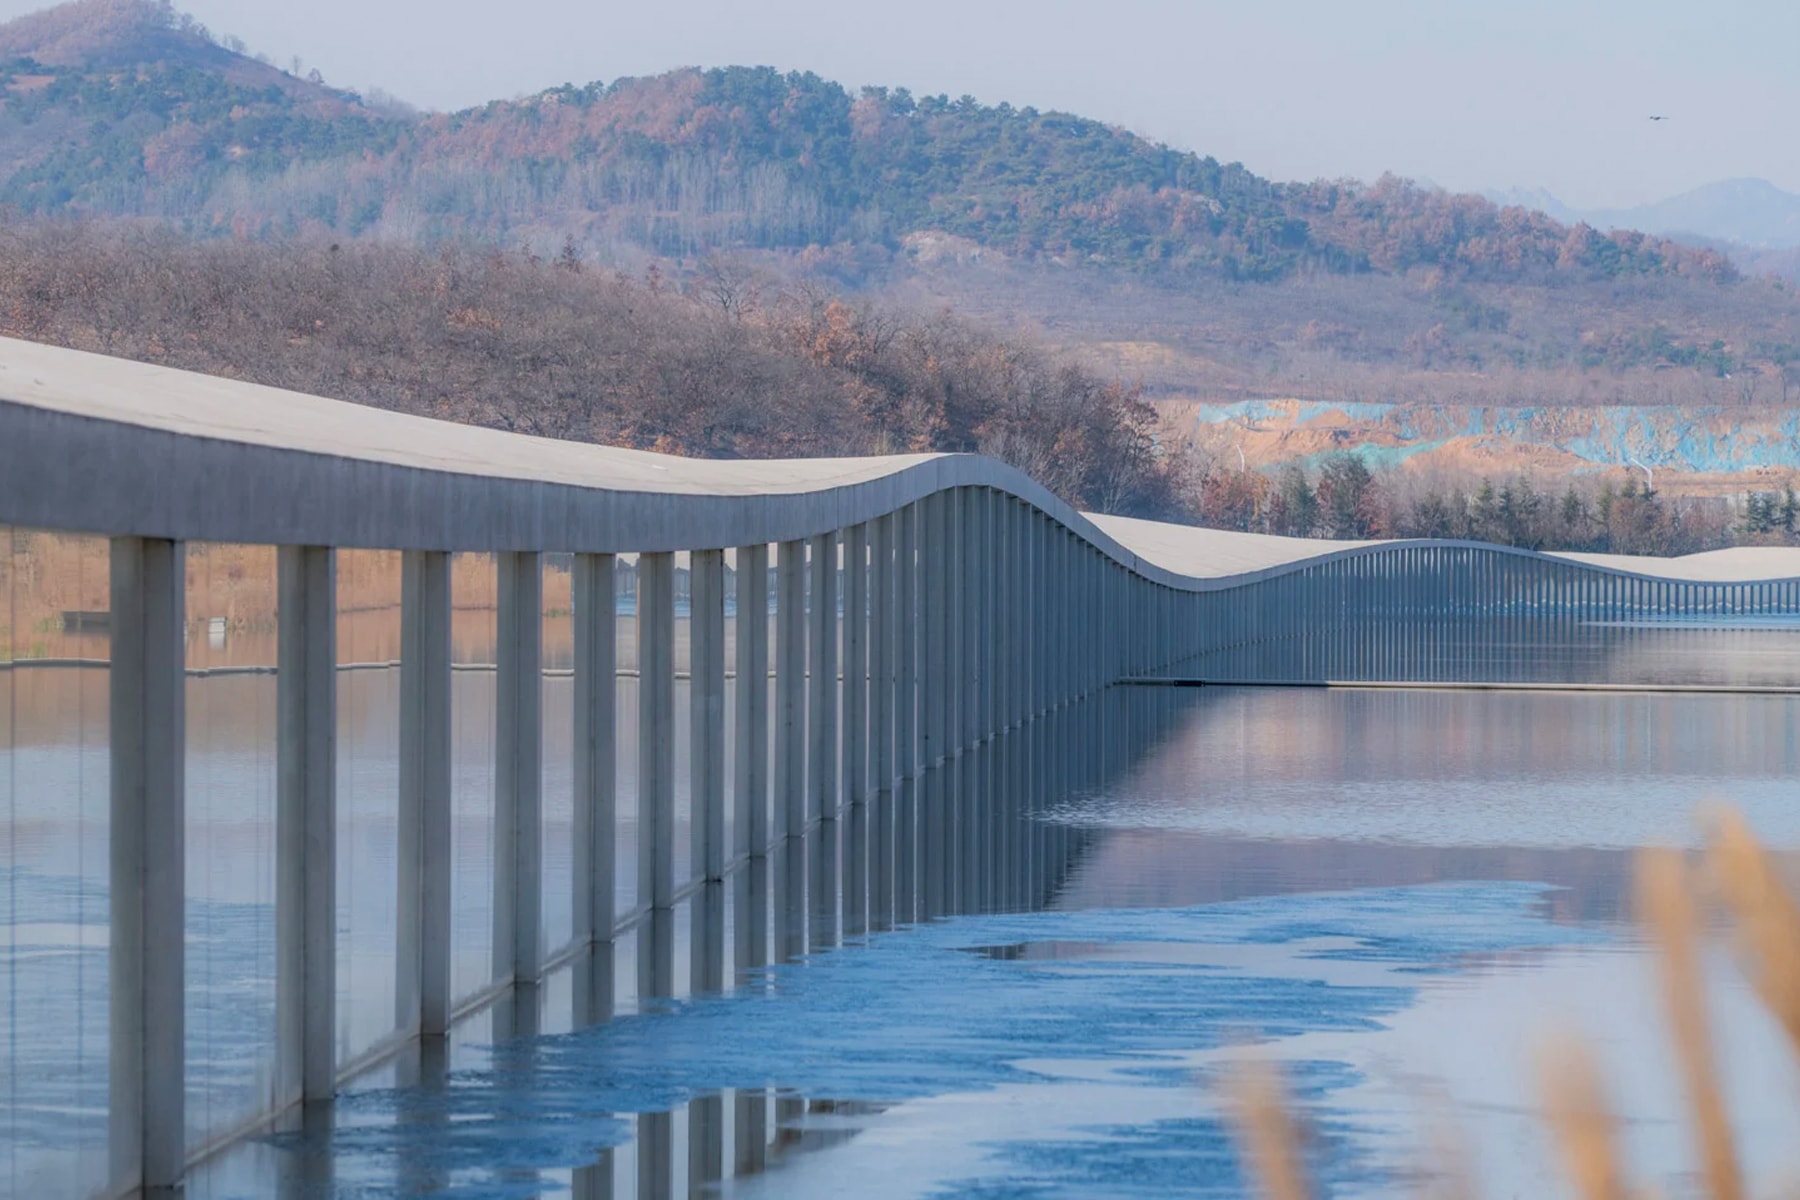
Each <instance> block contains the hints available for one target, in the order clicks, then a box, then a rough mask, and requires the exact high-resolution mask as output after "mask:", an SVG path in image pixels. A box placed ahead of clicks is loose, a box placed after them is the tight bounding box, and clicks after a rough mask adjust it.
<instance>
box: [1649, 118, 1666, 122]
mask: <svg viewBox="0 0 1800 1200" xmlns="http://www.w3.org/2000/svg"><path fill="white" fill-rule="evenodd" d="M1650 119H1651V120H1652V121H1666V120H1668V119H1669V118H1667V117H1651V118H1650Z"/></svg>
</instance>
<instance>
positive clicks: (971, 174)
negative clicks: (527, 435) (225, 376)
mask: <svg viewBox="0 0 1800 1200" xmlns="http://www.w3.org/2000/svg"><path fill="white" fill-rule="evenodd" d="M1553 199H1554V198H1548V200H1549V201H1553ZM1524 200H1525V202H1524V203H1518V202H1513V201H1510V200H1509V201H1508V202H1506V203H1499V204H1497V203H1494V202H1492V201H1490V200H1488V199H1484V198H1482V197H1479V196H1472V195H1457V194H1452V193H1448V192H1445V191H1443V190H1441V189H1438V188H1434V187H1431V186H1428V185H1415V184H1413V183H1410V182H1408V181H1406V180H1403V179H1397V178H1394V177H1391V176H1384V177H1382V178H1380V179H1377V180H1375V181H1374V182H1372V183H1361V182H1357V181H1347V180H1336V181H1332V180H1321V181H1314V182H1311V183H1283V182H1279V181H1274V180H1270V179H1266V178H1263V177H1261V176H1258V175H1256V174H1255V173H1253V172H1251V171H1249V170H1248V169H1246V168H1245V167H1243V166H1242V165H1241V164H1236V163H1221V162H1219V161H1217V160H1216V159H1214V158H1211V157H1207V156H1203V155H1200V154H1195V153H1190V152H1186V151H1181V150H1177V149H1174V148H1171V147H1169V146H1165V145H1161V144H1158V143H1155V142H1152V141H1149V140H1147V139H1145V138H1141V137H1138V136H1136V135H1134V134H1132V133H1130V132H1129V131H1126V130H1123V129H1120V128H1118V127H1115V126H1111V125H1107V124H1105V123H1103V122H1100V121H1095V120H1091V119H1088V118H1085V117H1081V116H1076V115H1072V114H1068V113H1059V112H1043V111H1039V110H1036V109H1033V108H1029V107H1018V108H1015V107H1014V106H1012V105H1010V104H1004V103H1002V104H994V105H984V104H980V103H977V102H976V101H975V100H973V99H972V98H969V97H963V98H961V99H951V98H950V97H948V96H914V95H912V94H911V93H910V92H908V91H906V90H905V89H903V88H864V89H861V90H859V91H851V90H848V89H846V88H844V87H843V86H841V85H839V84H837V83H833V82H831V81H829V80H825V79H822V78H820V77H819V76H817V75H814V74H810V73H804V72H789V73H783V72H779V71H776V70H773V69H770V68H766V67H722V68H713V69H697V68H688V69H683V70H677V71H671V72H667V73H665V74H662V75H658V76H654V77H651V78H644V79H622V80H615V81H612V82H610V83H599V82H595V83H590V84H587V85H585V86H579V87H578V86H573V85H564V86H561V87H555V88H550V89H546V90H545V91H543V92H540V93H538V94H536V95H533V96H528V97H524V98H521V99H515V100H501V101H494V102H492V103H489V104H485V105H482V106H479V107H476V108H472V109H468V110H465V111H462V112H455V113H429V114H420V113H414V112H410V111H406V110H402V109H399V108H396V107H395V106H393V105H388V104H382V103H378V102H372V101H370V100H367V99H365V98H364V97H362V96H359V95H357V94H355V93H353V92H349V91H344V90H339V89H334V88H332V87H329V86H327V85H326V83H325V81H324V80H322V79H320V78H319V77H318V76H317V75H316V74H310V75H308V76H307V77H305V78H301V77H300V75H299V69H298V67H296V70H295V71H294V72H285V71H281V70H279V69H277V68H275V67H274V66H272V65H271V64H269V63H268V62H266V61H264V60H260V59H256V58H251V57H248V56H246V55H245V54H243V53H241V52H240V49H238V48H235V47H234V44H232V43H227V44H226V45H220V44H218V43H217V42H216V41H215V40H214V39H213V38H212V36H211V35H210V34H209V33H208V32H207V31H206V30H204V29H203V28H201V27H199V26H198V25H196V24H194V23H193V22H192V21H190V20H188V19H187V18H185V17H183V16H182V15H181V14H180V13H178V12H176V11H175V10H174V9H172V8H171V7H170V6H169V5H168V4H166V3H152V2H150V0H75V2H74V3H70V4H65V5H63V6H61V7H59V8H55V9H50V10H47V11H46V12H43V13H38V14H34V15H32V16H31V17H27V18H22V19H20V20H18V21H14V22H12V23H10V24H6V25H0V228H4V227H5V226H10V225H13V224H15V223H16V224H18V225H19V226H20V227H21V228H25V227H27V226H28V225H30V226H31V227H32V228H34V229H36V228H37V226H36V225H35V224H34V223H33V222H32V219H33V218H51V219H52V220H51V221H50V222H49V223H47V224H46V225H45V226H44V229H43V231H44V234H45V236H49V237H54V236H57V235H56V232H55V230H56V228H58V225H57V222H60V221H62V220H63V219H66V218H71V217H73V218H94V219H96V223H97V224H98V225H104V226H106V227H107V228H108V229H109V230H112V232H109V233H108V234H107V236H109V237H110V236H113V234H114V233H117V234H118V235H119V236H136V237H140V238H141V239H142V242H143V246H144V249H143V251H142V254H141V257H142V258H143V260H144V262H145V263H150V262H153V261H156V259H157V257H158V256H159V255H166V254H167V253H168V252H169V251H168V250H167V246H168V245H169V244H170V243H169V241H168V239H166V238H164V239H162V240H161V242H160V243H159V241H158V238H157V237H153V236H146V231H149V230H156V231H173V233H174V234H176V235H180V236H182V237H190V236H196V235H197V236H199V237H201V238H212V237H219V236H221V235H223V236H227V237H229V238H230V239H231V240H232V241H233V242H235V243H240V244H245V245H249V244H253V243H264V244H278V243H279V244H288V243H298V244H301V245H302V246H304V247H309V248H314V249H317V250H318V251H320V252H321V253H327V252H328V250H327V248H328V247H333V246H337V245H338V244H339V243H348V242H354V241H368V242H378V243H382V244H384V245H388V246H404V247H410V248H414V249H413V250H411V251H409V252H411V253H417V254H420V255H422V256H426V255H429V253H430V252H431V251H434V250H437V249H440V248H448V247H453V246H458V245H472V246H475V247H478V248H481V249H482V250H483V251H484V252H485V251H486V250H489V249H492V248H496V247H498V248H503V249H505V250H507V251H517V250H525V251H527V252H529V254H530V255H533V256H536V257H537V258H538V259H540V260H542V259H550V260H555V261H556V262H557V263H558V264H559V265H560V266H563V267H567V268H568V269H569V270H570V271H572V272H576V273H579V272H580V271H581V270H582V269H583V268H584V265H586V264H598V265H601V266H605V267H610V268H616V269H618V270H620V271H622V272H625V273H628V274H631V275H636V276H641V277H644V278H646V279H648V280H652V281H655V283H656V286H658V287H662V286H673V287H674V288H677V289H682V290H686V291H690V292H694V293H698V294H707V295H713V296H714V298H715V299H716V300H717V302H718V303H719V304H720V305H721V306H724V307H727V308H728V309H729V308H734V307H742V306H743V303H744V300H745V297H746V296H749V295H754V294H755V292H756V291H757V290H758V289H759V288H763V287H769V288H772V289H774V290H777V291H779V290H781V289H782V288H784V287H786V286H787V284H788V283H791V282H793V281H795V280H797V279H804V280H806V288H812V289H816V286H817V285H823V290H825V291H827V292H835V293H838V294H847V293H860V294H861V295H862V296H864V297H867V296H869V295H872V294H879V295H883V296H885V297H889V298H894V297H898V298H899V299H900V300H901V301H902V302H903V303H905V304H907V305H909V306H910V307H912V308H913V309H915V310H919V311H926V310H938V311H941V310H946V309H948V310H952V311H955V312H958V313H964V314H969V315H973V316H976V317H978V318H979V319H982V320H985V321H990V322H992V323H993V324H995V325H999V326H1015V327H1016V326H1024V327H1027V328H1029V329H1031V330H1032V331H1033V332H1034V333H1036V334H1041V335H1042V336H1044V337H1045V338H1046V339H1048V340H1051V341H1053V342H1055V343H1057V344H1058V345H1061V346H1064V347H1074V346H1080V347H1083V348H1084V350H1083V353H1084V354H1086V355H1088V356H1090V357H1091V358H1095V359H1099V360H1103V361H1109V362H1112V363H1114V364H1116V376H1117V378H1119V379H1120V380H1122V381H1124V382H1125V384H1126V385H1127V386H1130V385H1131V384H1132V383H1133V382H1137V381H1141V382H1142V383H1143V384H1144V386H1145V388H1146V389H1147V391H1148V393H1149V394H1152V395H1157V396H1173V397H1179V396H1192V397H1201V396H1210V397H1214V398H1221V397H1243V398H1256V397H1270V396H1275V397H1282V396H1295V397H1301V398H1323V399H1330V398H1333V397H1342V398H1347V399H1368V400H1382V399H1396V398H1402V397H1401V396H1400V393H1404V396H1405V397H1406V398H1419V397H1421V396H1422V397H1425V398H1427V399H1430V400H1431V401H1432V402H1434V403H1435V402H1438V400H1439V399H1440V398H1442V397H1446V396H1448V397H1454V399H1446V400H1443V402H1444V403H1446V404H1449V405H1450V406H1453V407H1454V406H1458V405H1461V406H1467V405H1470V404H1501V403H1504V404H1507V405H1517V406H1530V405H1533V404H1543V403H1548V402H1550V398H1551V397H1555V398H1556V399H1555V402H1556V403H1560V404H1567V405H1571V406H1581V405H1583V404H1591V403H1597V402H1605V403H1611V404H1619V405H1628V404H1636V403H1654V404H1659V405H1665V406H1681V405H1687V404H1706V405H1713V404H1728V405H1741V406H1745V407H1748V406H1750V405H1752V404H1764V403H1767V402H1768V401H1769V399H1770V398H1772V397H1774V396H1776V395H1780V396H1781V397H1782V398H1783V402H1784V403H1785V402H1786V397H1787V396H1788V394H1789V392H1790V391H1791V390H1792V389H1793V388H1795V387H1796V386H1800V294H1796V292H1795V290H1794V289H1791V288H1788V287H1786V286H1785V285H1778V284H1777V283H1775V282H1773V281H1772V280H1768V279H1765V278H1763V277H1762V274H1761V271H1760V270H1759V269H1758V268H1757V267H1755V266H1750V267H1748V268H1747V273H1748V276H1749V277H1748V278H1746V277H1744V274H1743V273H1740V271H1739V269H1738V266H1737V265H1734V262H1733V260H1732V258H1730V257H1728V256H1727V254H1726V253H1723V252H1721V250H1720V249H1719V248H1717V247H1708V246H1695V245H1691V244H1686V243H1684V242H1683V241H1678V240H1676V239H1672V238H1666V237H1659V236H1656V235H1651V234H1645V233H1639V232H1634V231H1630V230H1620V231H1601V230H1599V229H1597V228H1595V227H1594V226H1593V225H1592V224H1591V223H1582V222H1579V221H1573V222H1571V221H1564V220H1558V219H1557V218H1556V216H1555V215H1554V214H1551V213H1548V212H1545V211H1542V210H1543V209H1544V207H1545V203H1547V202H1548V201H1545V202H1544V203H1540V202H1535V198H1533V197H1526V198H1524ZM115 225H122V226H124V228H122V229H116V230H113V229H112V227H113V226H115ZM34 236H35V234H34ZM102 240H103V239H102ZM80 241H81V239H80V238H79V237H74V238H71V240H70V248H69V250H68V252H67V253H68V260H69V262H70V264H71V265H70V266H69V267H68V269H67V271H66V275H67V279H68V281H69V286H85V287H91V286H104V284H103V283H100V284H96V282H95V281H96V280H103V278H104V271H105V269H108V268H105V267H103V266H100V265H94V264H89V265H88V266H87V267H85V268H84V267H81V266H80V265H79V263H78V262H77V261H76V260H78V259H79V258H80V256H81V253H82V251H81V250H80V248H79V243H80ZM159 245H160V246H161V247H162V248H160V249H159V248H158V246H159ZM1739 253H1740V252H1739V251H1737V250H1733V251H1732V254H1734V255H1737V254H1739ZM1771 253H1773V252H1771ZM228 257H229V256H226V258H228ZM253 257H254V252H253V251H252V250H246V252H245V258H246V260H248V259H249V258H253ZM507 257H508V256H507V255H502V256H501V258H503V259H505V258H507ZM129 258H130V256H129V255H124V256H123V257H121V258H108V259H106V262H109V263H111V262H117V261H127V260H129ZM224 261H225V258H221V259H220V260H219V262H224ZM332 261H339V260H332ZM342 261H345V262H348V261H349V259H348V256H345V258H344V259H343V260H342ZM10 269H12V267H11V265H10V264H8V263H7V262H6V261H5V260H4V259H0V272H5V271H7V270H10ZM145 269H151V268H149V267H146V268H145ZM218 269H219V270H221V271H227V273H229V271H228V268H226V267H223V266H220V267H219V268H218ZM245 269H248V268H245ZM346 269H348V268H346ZM220 286H221V287H223V286H227V284H226V283H221V285H220ZM443 286H445V287H453V286H456V284H455V281H454V280H453V279H450V278H448V277H446V280H445V282H444V284H443ZM806 294H809V295H815V296H816V295H817V294H818V292H817V290H813V291H808V292H807V293H806ZM186 302H187V300H186V298H185V297H171V298H170V300H169V301H168V303H169V304H171V305H176V304H180V303H186ZM457 320H459V321H463V320H467V321H471V322H474V324H473V325H472V326H471V328H472V329H481V328H485V326H484V325H483V324H482V323H481V322H482V321H483V320H485V318H484V317H483V315H482V314H479V313H462V314H459V315H458V317H457ZM296 336H300V337H305V336H307V335H306V333H305V332H304V331H301V332H299V333H297V334H296ZM999 369H1002V368H1001V367H998V366H997V367H996V370H999Z"/></svg>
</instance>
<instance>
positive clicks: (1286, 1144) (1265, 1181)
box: [1229, 1062, 1312, 1200]
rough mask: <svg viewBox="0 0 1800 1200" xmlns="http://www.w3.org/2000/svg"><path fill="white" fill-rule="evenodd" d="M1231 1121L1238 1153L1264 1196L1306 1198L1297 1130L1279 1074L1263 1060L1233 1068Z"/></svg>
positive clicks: (1291, 1199) (1309, 1191)
mask: <svg viewBox="0 0 1800 1200" xmlns="http://www.w3.org/2000/svg"><path fill="white" fill-rule="evenodd" d="M1229 1092H1230V1098H1231V1112H1232V1118H1233V1125H1234V1126H1235V1128H1236V1131H1237V1136H1238V1146H1239V1150H1240V1153H1241V1154H1242V1156H1243V1157H1244V1158H1245V1159H1246V1160H1247V1161H1248V1162H1249V1164H1250V1170H1251V1172H1252V1174H1253V1175H1254V1176H1255V1179H1256V1183H1257V1184H1258V1188H1259V1194H1260V1195H1261V1196H1262V1197H1264V1200H1309V1198H1310V1197H1311V1195H1312V1189H1311V1187H1310V1186H1308V1184H1307V1180H1306V1172H1305V1169H1304V1167H1303V1166H1302V1160H1301V1154H1300V1134H1299V1130H1298V1128H1297V1127H1296V1126H1295V1124H1294V1120H1293V1117H1292V1115H1291V1114H1290V1112H1289V1109H1288V1103H1287V1089H1286V1088H1285V1087H1283V1086H1282V1082H1281V1072H1280V1071H1279V1070H1278V1069H1277V1068H1276V1067H1275V1066H1274V1065H1273V1064H1272V1063H1266V1062H1257V1063H1252V1064H1250V1065H1248V1066H1245V1067H1244V1068H1242V1069H1240V1070H1239V1071H1237V1072H1235V1073H1234V1074H1233V1075H1232V1077H1231V1080H1230V1083H1229Z"/></svg>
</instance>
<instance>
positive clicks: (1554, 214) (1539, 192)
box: [1482, 187, 1581, 225]
mask: <svg viewBox="0 0 1800 1200" xmlns="http://www.w3.org/2000/svg"><path fill="white" fill-rule="evenodd" d="M1482 195H1483V196H1485V197H1487V198H1488V199H1489V200H1492V201H1493V202H1494V203H1495V204H1498V205H1499V206H1500V207H1501V208H1523V209H1525V210H1526V211H1528V212H1541V213H1543V214H1544V215H1545V216H1546V217H1549V218H1550V219H1552V220H1554V221H1561V222H1562V223H1563V224H1565V225H1573V224H1574V223H1575V222H1576V221H1578V220H1580V219H1581V216H1580V214H1579V213H1577V212H1576V211H1575V210H1574V209H1572V208H1570V207H1569V206H1568V205H1566V204H1564V203H1563V202H1562V201H1561V200H1558V199H1557V198H1556V197H1555V196H1553V195H1551V194H1550V192H1549V191H1548V190H1546V189H1544V188H1522V187H1515V188H1506V189H1504V190H1501V189H1492V190H1489V191H1485V192H1483V193H1482Z"/></svg>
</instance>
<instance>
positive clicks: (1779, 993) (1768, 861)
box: [1707, 810, 1800, 1053]
mask: <svg viewBox="0 0 1800 1200" xmlns="http://www.w3.org/2000/svg"><path fill="white" fill-rule="evenodd" d="M1707 864H1708V866H1709V867H1710V868H1711V873H1712V877H1713V886H1714V887H1715V888H1716V889H1717V890H1718V893H1719V895H1720V896H1721V897H1722V898H1723V899H1724V901H1725V905H1726V907H1727V908H1729V909H1730V910H1731V915H1732V916H1733V917H1734V918H1735V919H1736V921H1737V925H1738V929H1737V941H1738V947H1739V954H1740V957H1741V959H1742V960H1743V965H1744V973H1745V974H1746V975H1748V976H1749V977H1750V983H1751V986H1753V987H1754V988H1755V989H1756V993H1757V995H1758V996H1760V997H1761V998H1762V1002H1763V1004H1764V1005H1765V1006H1767V1008H1768V1009H1769V1011H1770V1013H1772V1014H1773V1015H1774V1017H1775V1019H1776V1020H1777V1021H1779V1022H1780V1023H1781V1027H1782V1028H1783V1029H1784V1030H1786V1031H1787V1035H1788V1040H1789V1041H1791V1042H1792V1043H1793V1046H1794V1050H1795V1052H1796V1053H1800V904H1796V903H1795V901H1794V897H1793V896H1792V895H1790V894H1789V893H1788V891H1787V889H1786V888H1784V887H1783V886H1782V884H1781V878H1780V875H1779V874H1778V872H1777V871H1776V869H1775V862H1774V859H1773V858H1772V857H1771V856H1770V855H1769V852H1768V851H1767V850H1765V849H1763V847H1762V846H1761V845H1760V844H1758V842H1757V840H1756V838H1755V835H1753V834H1752V833H1751V832H1750V827H1749V826H1748V825H1747V824H1745V822H1744V818H1743V816H1742V815H1740V814H1739V813H1736V812H1732V811H1729V810H1727V811H1723V812H1720V813H1718V814H1716V815H1715V817H1714V819H1713V836H1712V840H1711V844H1710V845H1709V846H1708V848H1707Z"/></svg>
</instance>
